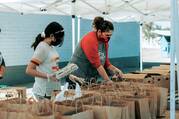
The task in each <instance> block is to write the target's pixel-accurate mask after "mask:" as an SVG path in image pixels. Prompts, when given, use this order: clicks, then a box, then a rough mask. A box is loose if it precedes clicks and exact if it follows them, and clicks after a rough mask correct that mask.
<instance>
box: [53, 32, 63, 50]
mask: <svg viewBox="0 0 179 119" xmlns="http://www.w3.org/2000/svg"><path fill="white" fill-rule="evenodd" d="M54 37H55V39H56V41H55V42H51V44H52V45H53V46H58V47H61V46H62V44H63V41H64V32H58V33H55V34H54Z"/></svg>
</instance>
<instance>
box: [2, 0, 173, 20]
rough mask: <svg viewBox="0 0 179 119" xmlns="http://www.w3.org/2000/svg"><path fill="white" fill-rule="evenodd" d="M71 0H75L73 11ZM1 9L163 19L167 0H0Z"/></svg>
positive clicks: (168, 2)
mask: <svg viewBox="0 0 179 119" xmlns="http://www.w3.org/2000/svg"><path fill="white" fill-rule="evenodd" d="M72 1H73V2H74V3H75V6H74V7H75V11H73V10H72V9H73V6H72V4H71V3H72ZM0 11H5V12H17V13H23V14H28V13H34V14H61V15H71V14H75V15H76V16H80V17H83V18H89V19H91V18H94V16H98V15H100V16H101V15H103V16H104V17H106V18H108V19H110V20H112V21H131V20H132V21H166V20H169V18H170V1H169V0H0Z"/></svg>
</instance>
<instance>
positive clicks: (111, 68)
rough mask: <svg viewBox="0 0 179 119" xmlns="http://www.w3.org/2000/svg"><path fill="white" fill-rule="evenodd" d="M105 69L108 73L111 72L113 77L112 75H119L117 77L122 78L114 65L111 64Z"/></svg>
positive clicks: (120, 72)
mask: <svg viewBox="0 0 179 119" xmlns="http://www.w3.org/2000/svg"><path fill="white" fill-rule="evenodd" d="M107 69H108V70H109V71H110V72H112V74H113V75H114V74H117V75H119V77H121V78H122V74H123V73H122V71H121V70H120V69H118V68H117V67H115V66H114V65H112V64H110V65H109V66H108V67H107Z"/></svg>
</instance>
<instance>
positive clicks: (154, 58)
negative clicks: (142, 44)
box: [142, 48, 170, 63]
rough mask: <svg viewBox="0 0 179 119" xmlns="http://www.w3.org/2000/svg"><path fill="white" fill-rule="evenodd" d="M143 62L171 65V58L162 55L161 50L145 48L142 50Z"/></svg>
mask: <svg viewBox="0 0 179 119" xmlns="http://www.w3.org/2000/svg"><path fill="white" fill-rule="evenodd" d="M142 61H143V62H155V63H157V62H158V63H169V62H170V58H169V57H167V55H166V54H164V53H162V52H161V50H160V49H159V48H143V49H142Z"/></svg>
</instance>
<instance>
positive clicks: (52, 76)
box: [47, 74, 59, 82]
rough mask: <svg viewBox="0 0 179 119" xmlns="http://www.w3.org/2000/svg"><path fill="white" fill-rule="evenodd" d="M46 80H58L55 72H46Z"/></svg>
mask: <svg viewBox="0 0 179 119" xmlns="http://www.w3.org/2000/svg"><path fill="white" fill-rule="evenodd" d="M47 80H48V81H54V82H58V81H59V80H58V79H57V78H56V76H55V74H47Z"/></svg>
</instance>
